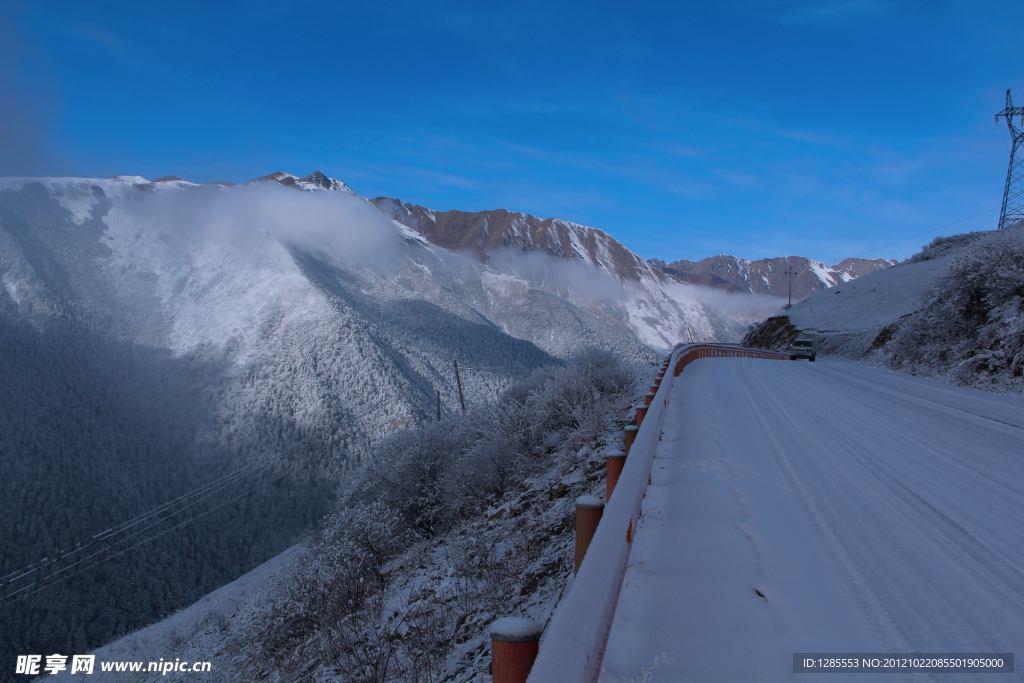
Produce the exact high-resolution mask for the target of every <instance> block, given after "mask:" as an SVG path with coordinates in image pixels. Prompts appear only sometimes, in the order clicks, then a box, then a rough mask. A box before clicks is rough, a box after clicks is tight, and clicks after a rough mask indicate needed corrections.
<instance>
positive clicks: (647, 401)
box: [644, 387, 657, 406]
mask: <svg viewBox="0 0 1024 683" xmlns="http://www.w3.org/2000/svg"><path fill="white" fill-rule="evenodd" d="M655 389H657V387H655ZM653 400H654V392H653V391H648V392H647V393H646V394H644V405H645V406H649V405H651V401H653Z"/></svg>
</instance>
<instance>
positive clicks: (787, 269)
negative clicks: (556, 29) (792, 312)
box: [782, 266, 800, 311]
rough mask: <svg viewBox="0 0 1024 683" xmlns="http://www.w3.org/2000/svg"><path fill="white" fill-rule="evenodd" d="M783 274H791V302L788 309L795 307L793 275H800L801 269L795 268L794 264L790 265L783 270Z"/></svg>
mask: <svg viewBox="0 0 1024 683" xmlns="http://www.w3.org/2000/svg"><path fill="white" fill-rule="evenodd" d="M782 274H783V275H788V276H789V303H788V304H786V310H787V311H788V310H789V309H791V308H793V276H794V275H799V274H800V271H797V270H793V266H790V267H789V268H786V269H785V270H784V271H782Z"/></svg>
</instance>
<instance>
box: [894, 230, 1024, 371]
mask: <svg viewBox="0 0 1024 683" xmlns="http://www.w3.org/2000/svg"><path fill="white" fill-rule="evenodd" d="M885 354H886V356H887V359H888V362H889V363H890V364H892V365H893V366H894V367H896V368H899V369H903V370H908V371H912V372H924V373H927V374H936V375H943V376H946V377H948V378H949V379H950V380H952V381H954V382H956V383H958V384H965V385H971V384H987V385H1000V384H1003V385H1006V384H1009V385H1019V384H1021V381H1020V378H1021V377H1022V375H1024V230H1021V229H1019V228H1016V229H1006V230H1002V231H1000V232H997V233H992V234H989V235H986V236H985V237H983V238H980V239H977V240H976V241H975V242H974V243H973V244H972V245H970V246H969V247H967V248H966V249H965V250H964V251H963V252H961V254H960V256H959V257H957V259H956V260H955V261H954V263H953V264H952V265H951V266H950V268H949V270H947V271H946V273H945V274H943V275H942V276H940V277H939V278H938V279H937V280H936V282H935V284H934V285H933V287H932V289H931V290H930V291H929V293H928V294H927V295H926V299H925V303H924V306H923V307H922V308H921V310H919V311H918V312H917V313H915V314H914V315H912V316H910V317H909V318H908V319H906V320H905V321H904V322H903V323H902V324H901V325H900V327H899V329H898V330H897V331H896V332H895V334H894V335H893V337H892V340H891V341H890V342H889V343H888V344H887V345H886V347H885Z"/></svg>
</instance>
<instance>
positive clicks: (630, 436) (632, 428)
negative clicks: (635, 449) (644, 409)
mask: <svg viewBox="0 0 1024 683" xmlns="http://www.w3.org/2000/svg"><path fill="white" fill-rule="evenodd" d="M639 430H640V428H639V427H637V426H636V425H629V426H628V427H626V435H625V436H624V437H623V439H622V441H623V444H624V445H625V449H624V450H625V451H626V455H629V449H630V447H631V446H632V445H633V442H634V441H636V433H637V431H639Z"/></svg>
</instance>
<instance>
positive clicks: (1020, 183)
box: [996, 90, 1024, 230]
mask: <svg viewBox="0 0 1024 683" xmlns="http://www.w3.org/2000/svg"><path fill="white" fill-rule="evenodd" d="M1000 116H1005V117H1006V125H1007V126H1009V128H1010V137H1011V138H1012V139H1013V148H1012V149H1011V150H1010V169H1009V170H1008V171H1007V172H1006V189H1005V190H1003V210H1002V211H1000V212H999V229H1000V230H1002V229H1003V228H1005V227H1006V226H1008V225H1013V224H1014V223H1016V222H1017V221H1020V220H1024V107H1014V106H1013V100H1011V99H1010V91H1009V90H1007V91H1006V109H1004V110H1002V111H1001V112H999V113H998V114H996V123H999V117H1000ZM1014 116H1020V117H1021V127H1020V128H1018V127H1017V126H1015V125H1013V117H1014ZM1018 150H1019V151H1020V152H1021V155H1020V156H1019V157H1018V156H1017V152H1018Z"/></svg>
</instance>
